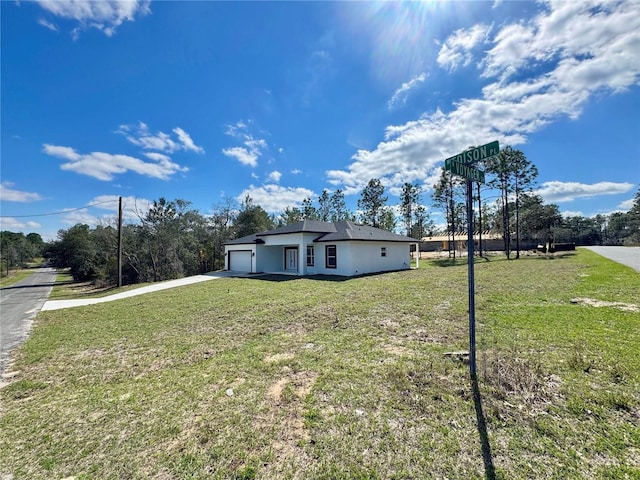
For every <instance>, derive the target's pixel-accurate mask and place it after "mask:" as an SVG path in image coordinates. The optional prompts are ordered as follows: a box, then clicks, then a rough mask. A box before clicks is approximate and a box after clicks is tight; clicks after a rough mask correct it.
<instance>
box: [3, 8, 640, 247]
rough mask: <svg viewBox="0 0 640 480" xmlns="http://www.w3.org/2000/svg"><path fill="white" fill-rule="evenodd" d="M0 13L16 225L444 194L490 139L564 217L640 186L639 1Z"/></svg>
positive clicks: (8, 215) (8, 214) (623, 198)
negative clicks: (375, 187) (440, 189)
mask: <svg viewBox="0 0 640 480" xmlns="http://www.w3.org/2000/svg"><path fill="white" fill-rule="evenodd" d="M0 8H1V17H2V18H1V22H2V24H1V27H2V31H1V35H2V37H1V40H2V43H1V48H2V51H1V62H2V63H1V95H2V98H1V115H2V117H1V141H2V144H1V162H2V163H1V188H0V199H1V204H0V207H1V215H2V218H1V221H2V225H1V228H2V229H3V230H11V231H23V232H25V233H28V232H37V233H40V234H41V235H42V236H43V237H44V238H45V239H53V238H55V236H56V232H57V231H58V230H59V229H62V228H69V227H70V226H72V225H74V224H76V223H78V222H82V223H89V224H91V225H96V224H99V223H102V224H106V223H108V222H110V221H112V219H113V218H114V215H115V212H116V209H117V197H118V196H122V197H124V199H125V206H126V211H127V217H128V219H129V221H134V219H135V213H134V210H136V209H137V210H138V212H139V213H141V212H142V213H144V209H145V207H146V205H148V202H149V201H153V200H155V199H158V198H160V197H166V198H168V199H176V198H181V199H185V200H189V201H191V202H192V203H193V207H195V208H197V209H198V210H200V211H201V212H202V213H204V214H206V213H208V212H210V211H211V210H212V209H213V208H214V207H215V206H216V205H220V204H222V203H224V201H225V199H226V198H233V199H237V200H238V201H239V200H241V199H242V198H244V196H245V195H247V194H249V195H250V196H251V197H252V198H253V199H254V201H255V202H256V203H257V204H259V205H261V206H263V207H264V208H265V209H266V210H268V211H269V212H273V213H277V212H280V211H282V210H283V209H284V208H285V207H286V206H296V205H299V204H300V203H301V201H302V200H303V199H304V198H305V197H311V198H316V197H317V195H318V194H320V193H321V192H322V190H323V189H324V188H326V189H328V190H329V191H334V190H336V189H338V188H341V189H343V190H344V191H345V193H346V194H347V196H346V199H347V203H348V205H349V206H350V207H351V208H352V209H353V210H355V207H356V202H357V199H358V198H359V194H360V191H361V190H362V187H363V186H364V185H365V184H366V183H367V181H368V180H369V179H371V178H379V179H381V181H382V183H383V184H384V185H385V187H386V189H387V192H388V193H389V202H388V203H389V204H390V205H394V204H397V203H398V198H397V194H398V193H399V190H400V187H401V185H402V184H403V183H404V182H407V181H409V182H419V183H420V184H422V185H424V186H425V193H424V194H423V202H424V203H425V204H427V205H429V204H430V186H431V185H432V184H433V182H434V180H435V179H436V178H437V177H438V176H439V174H440V169H441V168H442V166H443V160H444V158H446V157H448V156H451V155H453V154H456V153H458V152H460V151H462V150H464V149H466V148H467V147H468V146H470V145H480V144H485V143H488V142H491V141H493V140H499V141H500V145H501V146H505V145H511V146H513V147H515V148H518V149H521V150H522V151H523V152H524V153H525V154H526V156H527V158H529V159H530V160H531V161H532V162H533V163H534V164H535V165H536V166H537V167H538V169H539V172H540V174H539V177H538V186H537V190H538V193H540V194H541V195H542V196H543V198H544V199H545V201H547V202H553V203H556V204H558V205H559V206H560V209H561V211H562V212H564V213H565V214H572V213H575V214H581V215H584V216H591V215H595V214H597V213H605V214H606V213H610V212H612V211H616V210H623V211H626V210H628V208H629V207H630V205H631V199H632V198H633V195H634V194H635V192H636V191H637V189H638V183H639V182H640V143H639V142H638V136H639V134H640V2H637V1H632V2H611V1H608V2H598V1H579V2H506V1H496V2H482V1H475V2H457V1H452V2H434V1H425V2H411V3H399V2H393V3H374V2H321V3H315V2H277V3H276V2H259V3H253V2H230V3H226V2H148V1H139V2H135V1H133V2H124V3H123V2H111V1H103V2H89V1H85V0H74V1H71V0H68V1H63V2H62V1H60V2H58V1H52V2H44V1H43V2H25V1H20V2H0ZM487 195H488V196H490V195H491V193H489V192H488V193H487ZM94 204H97V205H95V206H92V207H87V205H94ZM431 212H432V218H433V219H434V221H436V223H439V222H441V221H442V218H441V216H440V214H439V212H437V211H433V210H431ZM48 213H57V214H55V215H42V214H48ZM36 215H37V216H36Z"/></svg>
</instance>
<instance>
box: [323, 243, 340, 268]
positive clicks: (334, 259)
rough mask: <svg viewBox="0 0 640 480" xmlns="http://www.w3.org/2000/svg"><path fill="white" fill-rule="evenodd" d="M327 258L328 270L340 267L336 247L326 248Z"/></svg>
mask: <svg viewBox="0 0 640 480" xmlns="http://www.w3.org/2000/svg"><path fill="white" fill-rule="evenodd" d="M325 258H326V267H327V268H336V267H337V266H338V256H337V250H336V246H335V245H327V246H326V247H325Z"/></svg>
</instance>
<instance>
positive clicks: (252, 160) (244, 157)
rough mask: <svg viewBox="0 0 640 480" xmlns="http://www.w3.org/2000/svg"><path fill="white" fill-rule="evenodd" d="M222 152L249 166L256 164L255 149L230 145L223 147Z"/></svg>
mask: <svg viewBox="0 0 640 480" xmlns="http://www.w3.org/2000/svg"><path fill="white" fill-rule="evenodd" d="M222 153H223V154H225V155H226V156H227V157H231V158H235V159H236V160H238V161H239V162H240V163H242V164H243V165H249V166H251V167H257V166H258V155H259V153H258V152H256V151H255V150H249V149H247V148H244V147H231V148H223V149H222Z"/></svg>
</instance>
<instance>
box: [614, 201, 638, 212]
mask: <svg viewBox="0 0 640 480" xmlns="http://www.w3.org/2000/svg"><path fill="white" fill-rule="evenodd" d="M633 202H634V199H633V198H630V199H629V200H625V201H624V202H620V205H618V206H617V207H616V208H618V209H619V210H622V211H624V212H628V211H629V210H631V207H633Z"/></svg>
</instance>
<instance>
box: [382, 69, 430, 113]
mask: <svg viewBox="0 0 640 480" xmlns="http://www.w3.org/2000/svg"><path fill="white" fill-rule="evenodd" d="M426 78H427V74H426V73H424V72H422V73H421V74H420V75H417V76H415V77H413V78H412V79H411V80H409V81H408V82H405V83H403V84H402V86H401V87H400V88H399V89H397V90H396V91H395V92H394V94H393V96H392V97H391V99H390V100H389V103H388V106H389V108H393V107H395V106H396V105H398V104H399V103H402V104H403V105H404V104H406V103H407V98H408V97H409V93H410V92H411V90H414V89H415V88H417V87H418V86H419V85H420V84H422V83H424V81H425V80H426Z"/></svg>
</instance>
